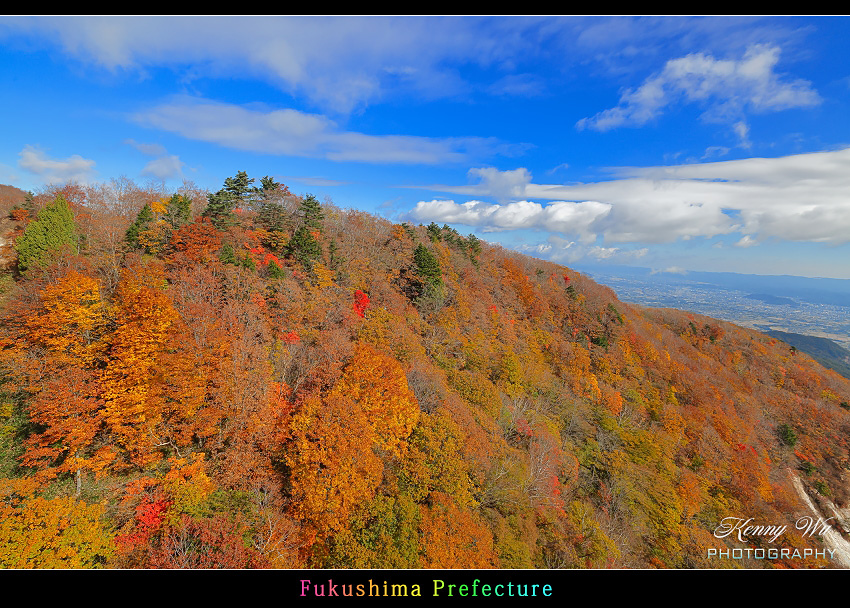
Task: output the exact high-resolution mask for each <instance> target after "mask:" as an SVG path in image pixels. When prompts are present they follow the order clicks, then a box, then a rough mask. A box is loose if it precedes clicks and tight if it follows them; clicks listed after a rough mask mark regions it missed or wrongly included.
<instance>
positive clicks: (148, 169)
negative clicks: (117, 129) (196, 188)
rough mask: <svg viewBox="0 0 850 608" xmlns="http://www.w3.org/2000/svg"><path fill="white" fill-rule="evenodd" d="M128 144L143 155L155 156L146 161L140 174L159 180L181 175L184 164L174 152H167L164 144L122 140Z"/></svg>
mask: <svg viewBox="0 0 850 608" xmlns="http://www.w3.org/2000/svg"><path fill="white" fill-rule="evenodd" d="M124 143H125V144H127V145H128V146H132V147H134V148H135V149H136V150H138V151H139V152H141V153H142V154H144V155H145V156H154V157H156V158H154V159H152V160H150V161H148V163H147V164H146V165H145V166H144V168H143V169H142V172H141V174H142V175H147V176H150V177H155V178H157V179H161V180H167V179H171V178H179V177H182V176H183V167H185V166H186V163H184V162H183V161H182V160H180V157H179V156H177V155H176V154H169V153H168V150H166V149H165V146H163V145H161V144H157V143H153V144H147V143H141V142H137V141H135V140H134V139H127V140H124Z"/></svg>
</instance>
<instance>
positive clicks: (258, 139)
mask: <svg viewBox="0 0 850 608" xmlns="http://www.w3.org/2000/svg"><path fill="white" fill-rule="evenodd" d="M133 118H134V120H136V121H137V122H139V123H141V124H143V125H146V126H150V127H156V128H158V129H163V130H165V131H169V132H172V133H178V134H180V135H182V136H184V137H187V138H189V139H195V140H200V141H206V142H210V143H214V144H218V145H221V146H224V147H227V148H234V149H237V150H247V151H250V152H260V153H264V154H279V155H286V156H303V157H310V158H326V159H328V160H334V161H359V162H369V163H421V164H435V163H452V162H464V161H466V162H468V161H470V160H471V159H472V158H475V157H478V156H486V155H490V154H493V153H495V152H496V151H499V150H505V149H509V148H510V147H509V146H504V145H502V144H499V143H498V142H496V141H495V140H493V139H490V138H479V137H468V138H444V139H437V138H429V137H413V136H404V135H366V134H363V133H356V132H353V131H345V130H343V129H341V128H340V127H339V126H338V125H337V124H336V123H335V122H334V121H332V120H330V119H329V118H327V117H326V116H322V115H319V114H308V113H305V112H299V111H297V110H292V109H281V110H261V109H248V108H244V107H241V106H237V105H232V104H225V103H219V102H215V101H209V100H205V99H198V98H194V97H186V96H180V97H176V98H174V99H172V100H171V101H170V102H168V103H164V104H161V105H159V106H157V107H154V108H151V109H149V110H145V111H142V112H139V113H137V114H136V115H135V116H134V117H133Z"/></svg>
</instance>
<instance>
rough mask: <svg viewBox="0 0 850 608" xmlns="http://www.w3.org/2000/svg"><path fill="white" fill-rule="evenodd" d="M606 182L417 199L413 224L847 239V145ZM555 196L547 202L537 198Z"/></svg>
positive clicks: (638, 236)
mask: <svg viewBox="0 0 850 608" xmlns="http://www.w3.org/2000/svg"><path fill="white" fill-rule="evenodd" d="M612 171H613V173H614V176H615V177H614V178H613V179H611V180H608V181H601V182H595V183H582V184H571V185H542V184H534V183H528V184H526V185H525V188H524V193H525V195H526V197H527V199H528V200H522V201H517V202H511V203H506V204H492V203H486V202H482V201H480V200H472V201H468V202H462V203H461V202H455V201H454V200H432V201H420V202H419V203H417V205H416V206H415V207H414V208H413V209H412V210H411V211H410V212H409V216H410V218H411V219H413V220H417V221H420V222H426V221H436V222H446V223H460V224H466V225H470V226H475V227H478V228H480V229H482V230H517V229H536V230H543V231H548V232H555V233H560V234H563V235H567V236H569V237H570V238H576V239H579V240H581V241H582V242H590V241H592V240H593V239H595V238H597V237H602V238H603V239H604V241H605V243H606V244H618V243H623V244H625V243H644V244H654V243H671V242H675V241H677V240H680V239H689V238H699V237H701V238H710V237H715V236H719V235H732V234H739V235H740V237H739V240H738V243H737V245H738V246H739V247H747V246H753V245H757V244H758V243H761V242H764V241H765V240H768V239H777V240H785V241H810V242H819V243H829V244H834V245H838V244H842V243H847V242H850V197H848V196H847V193H848V192H850V148H844V149H840V150H832V151H826V152H814V153H808V154H796V155H791V156H784V157H779V158H747V159H741V160H729V161H718V162H712V163H699V164H691V165H677V166H662V167H620V168H617V169H613V170H612ZM541 200H542V201H547V200H548V201H553V202H550V203H545V204H544V203H541V202H535V201H541Z"/></svg>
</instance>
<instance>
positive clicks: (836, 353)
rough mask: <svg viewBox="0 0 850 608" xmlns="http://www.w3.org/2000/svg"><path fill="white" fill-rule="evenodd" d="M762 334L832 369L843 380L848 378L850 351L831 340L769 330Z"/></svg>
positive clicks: (849, 372)
mask: <svg viewBox="0 0 850 608" xmlns="http://www.w3.org/2000/svg"><path fill="white" fill-rule="evenodd" d="M764 333H766V334H767V335H769V336H772V337H774V338H778V339H780V340H782V341H783V342H787V343H788V344H790V345H791V346H793V347H794V348H797V349H799V350H801V351H803V352H804V353H806V354H807V355H809V356H811V357H812V359H814V360H815V361H817V362H818V363H820V364H821V365H823V366H824V367H828V368H829V369H834V370H835V371H837V372H838V373H839V374H841V375H842V376H844V377H845V378H850V351H848V350H847V349H846V348H842V347H840V346H839V345H838V344H836V343H835V342H833V341H832V340H830V339H828V338H820V337H818V336H807V335H804V334H795V333H793V332H786V331H777V330H769V331H765V332H764Z"/></svg>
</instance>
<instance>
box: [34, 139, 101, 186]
mask: <svg viewBox="0 0 850 608" xmlns="http://www.w3.org/2000/svg"><path fill="white" fill-rule="evenodd" d="M18 155H19V156H20V159H19V160H18V166H19V167H20V168H21V169H24V170H25V171H29V172H30V173H33V174H35V175H37V176H38V177H39V178H41V179H42V180H44V181H45V182H48V183H57V182H66V181H76V182H79V183H81V184H85V183H88V182H89V181H90V180H91V179H92V177H93V175H94V166H95V161H93V160H90V159H87V158H83V157H82V156H80V155H79V154H73V155H71V156H69V157H68V158H66V159H64V160H56V159H52V158H49V157H48V156H47V153H46V152H45V151H44V150H41V149H40V148H37V147H36V146H31V145H27V146H24V149H23V150H21V151H20V153H19V154H18Z"/></svg>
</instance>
